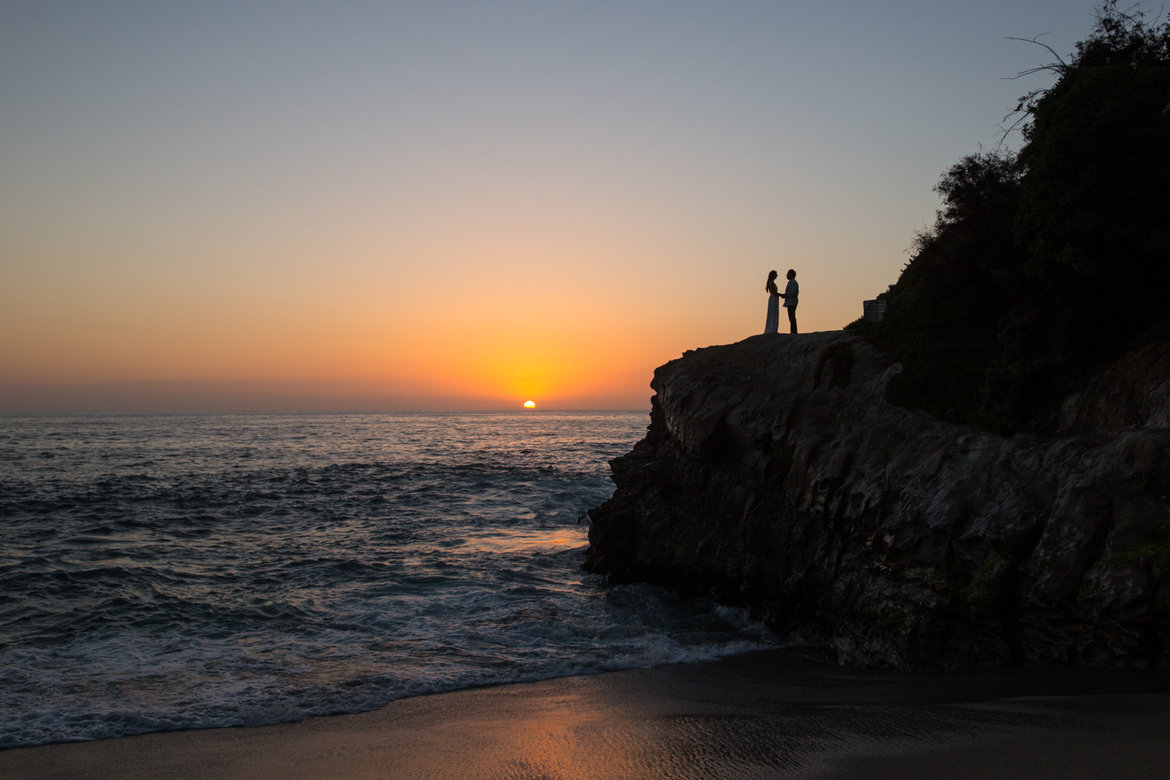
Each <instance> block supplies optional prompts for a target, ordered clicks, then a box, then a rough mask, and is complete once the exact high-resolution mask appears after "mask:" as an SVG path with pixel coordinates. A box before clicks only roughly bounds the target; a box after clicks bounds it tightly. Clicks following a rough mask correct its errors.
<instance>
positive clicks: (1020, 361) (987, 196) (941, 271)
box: [874, 0, 1170, 431]
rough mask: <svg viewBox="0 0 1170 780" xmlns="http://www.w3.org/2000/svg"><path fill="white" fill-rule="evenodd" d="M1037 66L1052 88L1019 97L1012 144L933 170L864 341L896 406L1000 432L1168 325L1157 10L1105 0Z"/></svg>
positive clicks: (1043, 415)
mask: <svg viewBox="0 0 1170 780" xmlns="http://www.w3.org/2000/svg"><path fill="white" fill-rule="evenodd" d="M1054 54H1055V52H1054ZM1037 70H1049V71H1052V72H1054V73H1055V74H1056V75H1057V80H1056V83H1055V84H1054V85H1053V86H1052V87H1051V88H1049V89H1046V90H1038V91H1036V92H1033V93H1030V94H1029V95H1026V96H1025V97H1024V98H1023V99H1022V100H1021V103H1020V106H1019V108H1018V110H1019V111H1020V112H1021V114H1022V116H1021V120H1022V124H1023V136H1024V141H1025V143H1024V146H1023V148H1022V149H1021V151H1020V152H1019V154H1018V155H1009V154H1006V153H1001V152H994V153H979V154H975V155H971V156H969V157H967V158H964V159H963V160H962V161H960V162H959V163H957V164H956V165H955V166H954V167H952V168H951V169H950V170H949V171H948V172H947V173H946V174H944V176H943V177H942V179H941V181H940V183H939V185H938V187H937V188H936V189H937V190H938V192H939V194H940V195H941V196H942V201H943V205H942V207H941V208H940V209H939V212H938V217H937V220H936V222H935V225H934V226H933V228H931V229H930V230H928V231H925V232H924V233H922V234H921V235H920V236H919V237H918V240H917V242H916V245H915V248H914V249H915V251H914V254H913V256H912V258H911V260H910V262H909V263H908V264H907V266H906V268H905V269H904V270H903V272H902V275H901V277H900V278H899V279H898V282H897V284H895V285H894V286H893V287H892V288H891V289H890V291H889V293H888V296H887V301H888V304H887V305H888V308H887V314H886V320H885V321H884V322H883V323H882V325H881V327H880V328H878V329H876V333H875V334H874V335H875V337H876V338H878V339H880V340H881V341H882V342H883V344H884V345H885V346H886V347H887V348H888V349H889V350H890V351H892V352H893V353H894V354H895V355H896V356H897V357H898V358H899V359H900V360H902V362H903V365H904V366H905V371H904V373H903V375H902V376H901V377H900V379H899V381H898V382H897V383H896V384H895V385H894V386H893V387H892V388H891V389H892V392H893V393H894V396H895V398H896V399H898V400H900V401H901V402H903V403H906V404H907V405H913V406H918V407H922V408H925V409H927V410H929V411H931V412H934V413H936V414H939V415H946V416H950V417H952V418H955V419H959V420H964V421H971V422H976V423H981V424H985V425H988V426H990V427H993V428H997V429H999V430H1004V431H1014V430H1019V429H1022V428H1043V427H1044V426H1045V425H1046V423H1047V422H1048V421H1050V420H1051V419H1052V417H1053V415H1054V412H1055V408H1056V404H1057V403H1058V402H1059V400H1060V399H1061V398H1062V397H1064V396H1065V395H1067V394H1068V393H1069V392H1071V391H1073V390H1075V389H1076V387H1077V385H1078V384H1079V383H1080V382H1082V381H1083V380H1084V378H1085V377H1087V376H1088V375H1089V374H1091V373H1092V371H1093V370H1094V369H1096V368H1097V367H1099V366H1100V365H1101V364H1103V363H1104V362H1107V361H1109V360H1111V359H1113V358H1115V357H1117V356H1119V355H1120V354H1121V353H1122V352H1124V351H1125V350H1126V349H1128V348H1129V347H1130V346H1132V345H1133V343H1134V342H1135V340H1138V339H1141V338H1143V337H1144V336H1145V335H1147V334H1149V333H1150V332H1152V331H1155V330H1156V329H1157V328H1159V326H1161V327H1165V326H1166V325H1167V324H1168V323H1170V216H1168V215H1170V16H1168V17H1167V22H1165V23H1163V24H1161V25H1160V26H1153V25H1150V24H1147V23H1146V22H1145V20H1144V18H1143V16H1142V15H1141V13H1140V12H1135V13H1133V14H1130V13H1125V12H1122V11H1119V10H1118V8H1117V4H1116V2H1115V0H1109V1H1108V2H1106V3H1105V4H1104V5H1103V6H1102V8H1101V10H1100V11H1099V13H1098V20H1097V23H1096V25H1095V27H1094V28H1093V30H1092V32H1091V34H1090V35H1089V37H1088V38H1087V39H1086V40H1084V41H1082V42H1080V43H1078V44H1077V45H1076V53H1075V55H1074V56H1073V57H1072V59H1071V62H1068V63H1066V62H1064V61H1063V60H1060V59H1059V58H1058V62H1056V63H1054V64H1050V65H1045V66H1042V67H1041V68H1038V69H1037Z"/></svg>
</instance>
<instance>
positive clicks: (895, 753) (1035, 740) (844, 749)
mask: <svg viewBox="0 0 1170 780" xmlns="http://www.w3.org/2000/svg"><path fill="white" fill-rule="evenodd" d="M1166 683H1167V681H1166V678H1165V675H1164V674H1159V673H1138V672H1133V673H1130V672H1119V671H1114V670H1095V669H988V670H967V671H958V672H919V673H910V672H892V671H879V670H868V669H853V668H848V667H839V666H835V665H830V664H827V663H825V662H823V661H820V660H816V659H814V658H811V657H809V656H808V655H806V654H802V653H799V652H796V651H791V650H764V651H756V652H752V653H748V654H745V655H739V656H731V657H728V658H724V659H721V660H717V661H707V662H700V663H691V664H679V665H672V666H661V667H655V668H651V669H634V670H626V671H617V672H604V673H601V674H596V675H587V676H580V677H564V678H557V679H551V680H544V681H540V682H532V683H513V684H508V685H501V686H491V687H483V688H471V689H464V690H460V691H453V692H449V693H441V694H433V695H429V696H420V697H414V698H408V699H400V700H398V701H395V702H391V703H390V704H388V705H386V706H384V707H382V708H381V709H379V710H375V711H372V712H367V713H360V714H354V715H334V716H326V717H319V718H310V719H308V720H304V721H300V722H296V723H287V724H280V725H273V726H259V727H251V728H228V729H207V730H195V731H173V732H162V733H153V734H145V735H139V736H129V737H120V738H117V739H110V740H101V741H94V742H71V743H60V744H53V745H44V746H39V747H32V748H13V749H9V750H5V751H0V776H3V777H6V778H29V779H30V780H31V779H32V778H38V779H39V778H69V777H87V778H115V777H133V776H139V777H147V776H149V777H155V778H165V777H184V778H186V777H208V778H212V777H224V778H260V777H305V778H310V777H435V778H444V777H452V778H454V777H460V778H462V777H484V778H494V777H500V778H503V777H509V778H529V777H530V778H537V777H552V778H561V777H563V778H575V777H613V778H638V777H674V778H700V777H702V778H707V777H728V778H731V777H810V778H812V777H825V778H829V777H851V776H852V777H856V776H858V775H859V774H864V775H866V776H870V777H916V776H921V777H929V776H935V777H937V776H939V775H940V773H941V774H945V775H946V776H948V777H987V776H993V775H994V776H997V777H1013V776H1019V777H1024V776H1029V777H1036V776H1037V775H1041V776H1043V775H1045V774H1046V773H1052V774H1053V775H1059V776H1063V777H1102V776H1110V777H1154V776H1157V775H1158V774H1160V773H1161V772H1163V771H1164V768H1165V767H1166V766H1167V765H1170V740H1167V739H1166V738H1165V735H1166V734H1168V733H1170V687H1168V686H1167V684H1166Z"/></svg>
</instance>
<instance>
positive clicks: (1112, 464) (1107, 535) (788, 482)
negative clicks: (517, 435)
mask: <svg viewBox="0 0 1170 780" xmlns="http://www.w3.org/2000/svg"><path fill="white" fill-rule="evenodd" d="M898 370H899V366H898V365H897V364H894V363H893V362H892V361H891V359H890V358H889V357H888V356H886V355H885V354H883V353H882V352H880V351H879V350H877V349H876V348H875V347H873V346H872V345H870V344H869V343H867V342H865V341H862V340H860V339H858V338H856V337H854V336H851V335H849V334H847V333H844V332H829V333H818V334H809V335H801V336H795V337H794V336H778V335H761V336H754V337H751V338H749V339H746V340H744V341H741V342H739V343H736V344H731V345H727V346H718V347H708V348H705V349H699V350H695V351H692V352H687V353H686V354H685V355H683V356H682V357H681V358H679V359H677V360H673V361H671V362H670V363H667V364H666V365H664V366H661V367H660V368H659V369H658V370H657V371H656V372H655V374H654V380H653V382H652V383H651V386H652V388H653V389H654V390H655V391H656V395H655V396H654V397H653V398H652V400H651V413H650V427H649V429H648V430H647V434H646V437H645V439H643V440H642V441H640V442H639V443H638V444H637V445H636V446H635V447H634V449H633V451H631V452H630V453H629V454H627V455H624V456H622V457H620V458H617V459H615V460H613V461H612V462H611V466H612V469H613V479H614V482H615V484H616V486H617V489H616V491H615V493H614V495H613V497H612V498H611V499H610V500H609V501H607V502H605V503H604V504H603V505H601V506H600V507H598V508H596V509H595V510H593V511H592V512H591V513H590V519H591V526H590V531H589V540H590V547H589V551H588V553H587V555H586V562H585V566H586V568H587V569H589V570H591V571H596V572H601V573H604V574H607V575H608V576H609V577H610V578H611V580H612V581H615V582H629V581H647V582H652V583H657V584H660V585H664V586H667V587H670V588H674V589H677V590H679V591H682V592H684V593H687V594H691V595H707V596H711V597H714V598H715V599H717V600H719V601H722V602H725V603H731V604H740V605H746V606H749V607H750V608H751V609H752V611H753V612H754V613H755V614H756V615H758V616H759V617H761V618H763V619H764V620H766V621H767V623H768V624H769V625H770V626H771V627H772V628H773V629H774V630H776V631H777V632H778V633H780V634H781V635H782V636H786V637H791V638H793V639H798V640H804V641H810V642H815V643H824V644H828V645H831V646H832V647H833V648H835V650H836V651H837V653H838V655H839V657H840V658H841V660H842V661H844V662H849V663H878V664H892V665H899V666H939V665H942V666H958V665H969V664H986V663H1005V662H1031V663H1081V664H1094V665H1111V666H1134V667H1147V666H1153V665H1159V666H1168V665H1170V577H1168V574H1170V345H1167V344H1163V345H1158V346H1154V347H1147V348H1146V349H1145V350H1142V351H1138V352H1136V353H1132V354H1131V355H1129V356H1127V357H1126V358H1125V359H1123V360H1122V361H1120V362H1119V363H1118V364H1116V365H1115V366H1114V367H1113V368H1112V369H1110V370H1109V371H1106V372H1104V373H1103V374H1102V375H1101V376H1100V377H1099V378H1098V379H1097V380H1096V381H1095V382H1094V383H1093V385H1092V386H1090V387H1089V388H1088V389H1086V390H1085V391H1084V392H1082V393H1081V394H1080V395H1079V396H1076V397H1073V398H1070V399H1068V401H1066V403H1065V407H1064V412H1063V415H1062V421H1063V422H1062V427H1061V430H1060V431H1059V432H1058V433H1056V434H1054V435H1052V436H1046V437H1040V436H1034V435H1020V436H1015V437H1012V438H1004V437H1002V436H999V435H996V434H993V433H988V432H986V431H983V430H980V429H976V428H972V427H969V426H960V425H953V424H950V423H947V422H944V421H941V420H939V419H937V418H935V417H932V416H930V415H928V414H926V413H924V412H917V411H912V410H908V409H904V408H901V407H897V406H894V405H892V404H889V403H887V402H886V401H885V400H884V395H885V389H886V385H887V383H888V381H889V379H890V377H891V376H893V375H894V374H895V373H896V372H897V371H898Z"/></svg>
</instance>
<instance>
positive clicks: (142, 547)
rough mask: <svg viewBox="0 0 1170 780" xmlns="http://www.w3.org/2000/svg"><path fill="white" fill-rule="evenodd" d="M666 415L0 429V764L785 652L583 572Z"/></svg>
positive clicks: (686, 606)
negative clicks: (95, 743) (94, 744)
mask: <svg viewBox="0 0 1170 780" xmlns="http://www.w3.org/2000/svg"><path fill="white" fill-rule="evenodd" d="M647 423H648V415H647V413H646V412H574V413H557V412H542V411H535V412H534V411H524V412H501V413H443V414H421V413H418V414H415V413H402V414H271V415H269V414H241V415H228V414H189V415H142V416H138V415H111V416H38V417H0V594H2V598H0V748H9V747H18V746H31V745H40V744H46V743H52V742H63V741H76V740H91V739H103V738H108V737H117V736H123V735H129V734H139V733H144V732H152V731H168V730H175V729H191V728H210V727H223V726H251V725H261V724H270V723H278V722H285V721H292V720H301V719H304V718H307V717H312V716H318V715H329V714H338V713H349V712H360V711H366V710H371V709H375V708H377V707H379V706H381V705H383V704H385V703H387V702H389V701H392V700H395V699H400V698H404V697H409V696H418V695H423V694H429V693H437V692H442V691H450V690H456V689H460V688H467V687H471V686H479V685H494V684H502V683H510V682H519V681H531V680H540V679H548V678H553V677H562V676H567V675H576V674H588V673H594V672H601V671H607V670H615V669H624V668H634V667H650V666H657V665H662V664H671V663H678V662H688V661H699V660H707V659H711V658H716V657H719V656H723V655H728V654H733V653H739V652H744V651H748V650H753V649H759V648H762V647H767V646H771V645H772V644H774V638H773V637H772V636H771V635H769V633H768V632H767V631H766V629H764V627H763V626H761V625H760V624H758V623H755V622H753V621H751V620H750V619H749V618H748V616H747V615H746V614H745V613H743V612H742V611H740V610H736V609H732V608H728V607H724V606H719V605H717V604H714V603H712V602H709V601H704V600H682V599H679V598H677V597H676V596H675V595H673V594H671V593H669V592H667V591H665V590H662V589H659V588H655V587H652V586H648V585H623V586H609V585H607V583H606V582H605V580H604V578H602V577H599V576H597V575H592V574H588V573H585V572H583V571H582V570H581V562H582V560H583V556H584V551H585V548H586V547H587V545H588V539H587V533H588V521H587V518H584V517H583V516H584V515H585V513H586V512H587V511H588V510H589V509H590V508H592V507H594V506H596V505H598V504H600V503H601V502H602V501H604V500H605V499H606V498H608V497H609V496H610V495H611V494H612V492H613V483H612V482H611V480H610V477H609V466H608V461H609V460H610V459H611V458H613V457H616V456H618V455H621V454H623V453H625V452H627V451H629V450H630V448H631V447H633V445H634V443H635V442H636V441H637V440H638V439H640V438H641V437H642V436H643V435H644V433H645V428H646V425H647Z"/></svg>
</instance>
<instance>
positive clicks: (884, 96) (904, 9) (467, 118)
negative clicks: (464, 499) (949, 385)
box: [0, 0, 1158, 414]
mask: <svg viewBox="0 0 1170 780" xmlns="http://www.w3.org/2000/svg"><path fill="white" fill-rule="evenodd" d="M1097 7H1098V2H1097V0H985V1H984V2H980V3H971V2H966V1H965V0H887V1H886V2H881V3H876V2H872V1H870V0H835V1H833V2H815V3H814V2H789V1H788V0H772V1H770V2H748V1H746V0H745V1H743V2H737V1H735V0H720V1H718V2H716V1H715V0H710V1H709V2H694V1H692V0H654V1H651V0H621V1H611V0H592V1H591V2H574V1H573V0H542V1H536V0H533V1H521V0H516V1H513V0H499V1H496V2H490V1H488V0H478V1H476V0H425V1H420V2H413V1H403V2H391V1H390V0H379V1H374V0H368V1H366V2H358V1H355V0H329V1H328V2H325V1H324V0H322V1H321V2H309V1H308V0H300V1H299V0H282V1H281V2H265V1H262V0H252V1H246V2H239V1H238V0H233V1H232V2H220V1H219V0H201V1H200V2H197V3H180V2H159V1H158V0H142V1H141V2H131V1H129V0H100V1H96V2H95V1H91V0H80V1H78V2H65V1H64V0H31V1H30V2H25V1H24V0H4V2H3V3H0V107H2V108H0V280H2V281H0V413H9V414H13V413H29V412H103V411H185V410H234V411H247V410H303V411H317V410H320V411H326V410H364V411H377V410H407V409H425V410H443V409H510V408H520V405H521V404H522V403H523V402H524V401H526V400H533V401H535V402H536V404H537V407H538V408H539V409H643V408H648V406H649V398H650V396H651V394H652V391H651V389H650V387H649V382H650V379H651V377H652V375H653V370H654V368H655V367H657V366H659V365H661V364H663V363H665V362H667V361H669V360H672V359H674V358H677V357H679V356H680V355H681V354H682V353H683V352H684V351H686V350H689V349H694V348H698V347H703V346H708V345H712V344H726V343H731V342H735V341H739V340H741V339H743V338H746V337H748V336H751V335H754V334H756V333H760V332H762V330H763V324H764V318H765V310H766V305H767V295H766V293H765V292H764V282H765V279H766V277H767V274H768V271H769V270H772V269H776V270H778V271H779V272H780V275H781V277H783V276H784V273H785V271H786V270H787V269H788V268H793V269H795V270H796V271H797V281H798V282H800V284H801V297H800V306H799V308H798V318H799V321H800V326H801V330H802V331H804V332H811V331H825V330H835V329H839V328H841V327H843V326H844V325H846V324H848V323H849V322H851V321H852V320H854V319H856V318H858V317H859V316H860V315H861V311H862V301H863V300H865V299H868V298H873V297H874V296H875V295H877V294H878V293H880V292H882V291H884V290H885V289H886V288H887V287H888V286H889V285H890V284H892V283H894V282H895V281H896V280H897V278H898V274H899V273H900V272H901V270H902V268H903V267H904V266H905V264H906V262H907V261H908V259H909V250H910V247H911V245H912V243H913V241H914V237H915V235H916V234H917V233H918V232H919V231H921V230H923V229H924V228H927V227H929V226H930V225H931V224H932V223H933V222H934V216H935V211H936V209H937V208H938V206H939V200H938V196H937V194H936V193H935V192H934V191H933V187H934V185H935V184H936V183H937V182H938V180H939V177H940V176H941V175H942V173H943V172H945V171H946V170H947V169H948V168H949V167H950V166H951V165H953V164H954V163H956V162H958V161H959V160H960V159H961V158H962V157H963V156H965V155H968V154H971V153H974V152H977V151H979V150H981V149H983V150H988V149H992V148H995V147H996V145H997V144H1000V143H1001V142H1004V143H1006V146H1007V148H1009V149H1015V148H1018V143H1019V139H1018V137H1013V136H1008V137H1007V139H1006V141H1004V139H1003V136H1004V126H1005V122H1004V117H1005V115H1006V114H1007V113H1008V112H1010V111H1011V109H1012V108H1013V107H1014V106H1015V104H1016V100H1017V98H1019V97H1020V96H1021V95H1023V94H1024V93H1025V92H1028V91H1029V90H1031V89H1034V88H1038V87H1045V86H1049V85H1050V84H1051V82H1052V77H1051V75H1050V74H1047V73H1041V74H1036V75H1033V76H1029V77H1026V78H1020V79H1013V78H1012V77H1014V76H1016V75H1017V74H1019V73H1020V72H1022V71H1024V70H1026V69H1028V68H1033V67H1036V66H1038V65H1043V64H1047V63H1049V62H1051V61H1052V55H1051V54H1050V53H1049V52H1048V51H1047V50H1045V49H1043V48H1042V47H1040V46H1037V45H1034V44H1031V43H1027V42H1021V41H1016V40H1011V38H1012V37H1018V38H1028V39H1030V38H1033V37H1035V36H1041V37H1040V38H1039V40H1041V41H1043V42H1044V43H1045V44H1047V45H1048V46H1050V47H1052V48H1053V49H1054V50H1055V51H1057V52H1058V53H1060V54H1062V55H1067V54H1069V53H1071V52H1072V50H1073V45H1074V43H1075V42H1076V41H1078V40H1081V39H1083V38H1084V37H1085V36H1086V35H1087V34H1088V32H1089V31H1090V29H1091V27H1092V24H1093V21H1094V11H1095V9H1096V8H1097ZM1150 9H1151V12H1152V13H1153V15H1154V16H1156V15H1157V11H1158V7H1156V6H1150Z"/></svg>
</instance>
